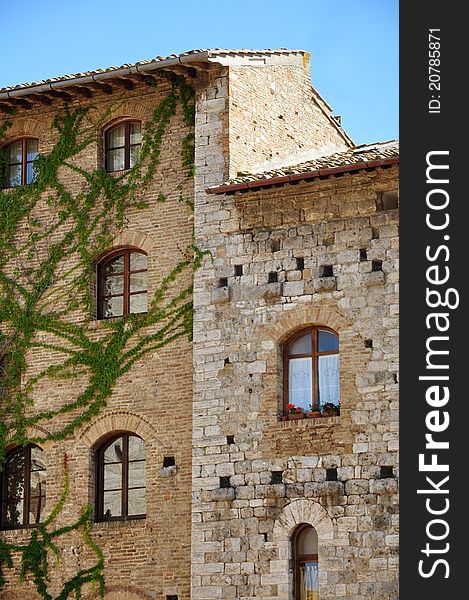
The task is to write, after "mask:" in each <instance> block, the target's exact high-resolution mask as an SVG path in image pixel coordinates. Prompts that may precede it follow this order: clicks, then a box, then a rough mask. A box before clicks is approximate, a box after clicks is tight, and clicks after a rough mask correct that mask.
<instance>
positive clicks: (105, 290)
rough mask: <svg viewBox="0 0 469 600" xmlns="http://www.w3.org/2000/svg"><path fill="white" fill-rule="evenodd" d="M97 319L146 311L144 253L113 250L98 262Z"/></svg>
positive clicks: (145, 262) (145, 265)
mask: <svg viewBox="0 0 469 600" xmlns="http://www.w3.org/2000/svg"><path fill="white" fill-rule="evenodd" d="M97 301H98V302H97V304H98V306H97V308H98V311H97V313H98V319H109V318H111V317H122V316H123V315H128V314H135V313H144V312H147V255H146V254H145V253H144V252H142V251H141V250H137V249H135V248H125V249H121V250H116V251H115V252H112V253H111V254H108V255H107V256H106V257H105V258H103V259H102V260H101V262H99V263H98V298H97Z"/></svg>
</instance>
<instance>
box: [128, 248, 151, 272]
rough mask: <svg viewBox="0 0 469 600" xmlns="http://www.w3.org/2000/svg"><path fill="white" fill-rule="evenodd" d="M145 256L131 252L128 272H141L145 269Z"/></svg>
mask: <svg viewBox="0 0 469 600" xmlns="http://www.w3.org/2000/svg"><path fill="white" fill-rule="evenodd" d="M147 262H148V259H147V255H146V254H141V253H140V252H132V253H131V254H130V270H131V271H141V270H142V269H146V268H147Z"/></svg>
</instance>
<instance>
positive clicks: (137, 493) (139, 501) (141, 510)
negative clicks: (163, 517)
mask: <svg viewBox="0 0 469 600" xmlns="http://www.w3.org/2000/svg"><path fill="white" fill-rule="evenodd" d="M146 510H147V501H146V489H145V488H140V489H138V490H129V495H128V507H127V514H128V515H129V516H131V515H144V514H145V513H146Z"/></svg>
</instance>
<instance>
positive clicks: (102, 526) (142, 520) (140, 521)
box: [93, 516, 146, 531]
mask: <svg viewBox="0 0 469 600" xmlns="http://www.w3.org/2000/svg"><path fill="white" fill-rule="evenodd" d="M135 527H146V516H144V517H135V518H132V519H124V520H118V519H116V520H114V521H95V522H94V523H93V529H94V530H97V529H99V530H102V531H106V530H107V529H122V528H130V529H133V528H135Z"/></svg>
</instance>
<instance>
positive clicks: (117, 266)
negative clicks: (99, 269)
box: [104, 255, 124, 275]
mask: <svg viewBox="0 0 469 600" xmlns="http://www.w3.org/2000/svg"><path fill="white" fill-rule="evenodd" d="M123 272H124V257H123V256H122V255H121V256H116V258H113V259H112V260H110V261H109V262H108V263H106V266H105V268H104V274H105V275H112V274H114V273H123Z"/></svg>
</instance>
